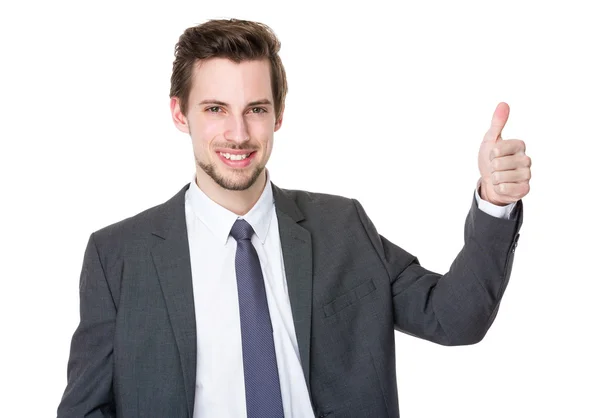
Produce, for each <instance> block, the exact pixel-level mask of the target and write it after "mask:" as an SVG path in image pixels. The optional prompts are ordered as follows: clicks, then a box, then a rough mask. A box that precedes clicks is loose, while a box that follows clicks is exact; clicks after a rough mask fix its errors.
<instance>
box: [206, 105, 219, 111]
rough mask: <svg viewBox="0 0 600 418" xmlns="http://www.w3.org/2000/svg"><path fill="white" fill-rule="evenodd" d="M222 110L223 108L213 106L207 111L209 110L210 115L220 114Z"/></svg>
mask: <svg viewBox="0 0 600 418" xmlns="http://www.w3.org/2000/svg"><path fill="white" fill-rule="evenodd" d="M220 109H221V108H220V107H219V106H211V107H209V108H207V109H206V110H208V111H209V112H210V113H218V112H219V110H220Z"/></svg>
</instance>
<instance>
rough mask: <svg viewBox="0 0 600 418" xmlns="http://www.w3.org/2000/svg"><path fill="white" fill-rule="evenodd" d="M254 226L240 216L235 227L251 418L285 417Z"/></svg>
mask: <svg viewBox="0 0 600 418" xmlns="http://www.w3.org/2000/svg"><path fill="white" fill-rule="evenodd" d="M253 234H254V230H253V229H252V226H251V225H250V224H249V223H248V222H246V221H245V220H243V219H238V220H237V221H235V223H234V224H233V227H232V228H231V236H232V237H233V238H235V240H236V241H237V250H236V252H235V273H236V277H237V287H238V299H239V304H240V325H241V330H242V353H243V358H244V384H245V387H246V412H247V414H248V418H283V405H282V401H281V388H280V386H279V372H278V371H277V358H276V356H275V344H274V342H273V327H272V325H271V317H270V316H269V306H268V305H267V295H266V293H265V284H264V281H263V275H262V270H261V268H260V261H259V260H258V254H256V249H255V248H254V246H253V245H252V242H251V241H250V238H252V235H253Z"/></svg>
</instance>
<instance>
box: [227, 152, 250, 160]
mask: <svg viewBox="0 0 600 418" xmlns="http://www.w3.org/2000/svg"><path fill="white" fill-rule="evenodd" d="M220 154H221V155H222V156H223V157H225V158H227V159H228V160H234V161H241V160H243V159H244V158H247V157H248V156H249V155H250V154H242V155H235V154H229V153H228V152H226V153H222V152H221V153H220Z"/></svg>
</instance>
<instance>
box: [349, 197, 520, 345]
mask: <svg viewBox="0 0 600 418" xmlns="http://www.w3.org/2000/svg"><path fill="white" fill-rule="evenodd" d="M354 204H355V206H356V208H357V211H358V215H359V217H360V220H361V222H362V224H363V227H364V228H365V231H366V233H367V235H368V236H369V238H370V240H371V243H372V244H373V247H374V249H375V251H376V252H377V254H378V256H379V259H380V260H381V262H382V263H383V265H384V267H385V269H386V270H387V272H388V276H389V280H390V286H391V297H392V299H393V300H392V302H393V303H392V306H393V316H394V325H395V329H396V330H398V331H401V332H404V333H406V334H409V335H413V336H415V337H418V338H422V339H425V340H429V341H432V342H435V343H438V344H442V345H467V344H475V343H477V342H479V341H481V340H482V339H483V337H484V336H485V334H486V333H487V331H488V329H489V328H490V326H491V324H492V322H493V320H494V318H495V317H496V313H497V311H498V308H499V305H500V300H501V298H502V295H503V294H504V290H505V289H506V285H507V284H508V280H509V278H510V274H511V270H512V263H513V258H514V251H515V248H516V246H517V241H518V239H519V236H520V234H519V230H520V227H521V224H522V221H523V203H522V201H521V200H519V201H518V202H517V204H516V207H515V209H514V211H513V216H512V217H511V219H502V218H496V217H494V216H491V215H489V214H487V213H485V212H484V211H482V210H481V209H479V208H478V206H477V202H476V199H475V196H473V199H472V204H471V209H470V210H469V213H468V215H467V218H466V221H465V229H464V245H463V247H462V249H461V250H460V252H459V253H458V255H457V256H456V258H455V259H454V261H453V262H452V265H451V266H450V269H449V270H448V272H446V273H445V274H443V275H442V274H439V273H435V272H433V271H430V270H427V269H426V268H424V267H422V266H421V265H420V263H419V260H418V258H417V257H415V256H413V255H412V254H410V253H408V252H407V251H405V250H404V249H402V248H400V247H398V246H397V245H395V244H393V243H392V242H390V241H389V240H387V239H386V238H385V237H383V236H381V235H379V234H378V233H377V230H376V229H375V226H374V225H373V223H372V222H371V220H370V219H369V218H368V216H367V215H366V213H365V211H364V209H363V207H362V206H361V205H360V203H359V202H358V201H356V200H354Z"/></svg>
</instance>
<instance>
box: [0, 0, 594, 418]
mask: <svg viewBox="0 0 600 418" xmlns="http://www.w3.org/2000/svg"><path fill="white" fill-rule="evenodd" d="M594 3H595V2H592V1H590V2H588V3H584V2H581V1H580V2H577V1H570V2H568V5H567V2H566V1H565V2H550V1H536V2H534V1H512V0H511V1H471V2H465V1H452V2H442V1H437V2H432V1H420V2H407V1H403V2H389V3H388V2H384V1H379V0H377V1H375V0H371V1H368V2H363V3H356V4H355V5H349V4H348V2H339V3H337V4H336V3H334V2H326V1H318V2H307V1H301V2H300V1H298V2H293V3H292V2H284V1H278V2H275V1H271V2H267V1H251V2H242V1H220V2H219V1H216V2H204V1H163V2H160V3H159V2H148V1H144V2H142V1H139V2H138V1H136V2H133V1H104V2H75V1H72V2H66V1H51V2H42V1H29V2H8V1H7V2H3V3H2V6H1V8H0V16H1V17H0V43H1V45H0V46H1V50H0V53H1V58H0V59H1V66H0V71H1V76H0V88H1V96H0V105H1V107H2V108H1V109H0V121H1V122H0V139H1V144H2V151H1V152H0V158H1V162H2V164H0V170H1V173H0V174H1V177H0V178H1V179H2V180H1V181H2V185H1V186H2V189H1V190H2V204H1V205H0V210H1V211H2V214H1V220H2V227H1V231H2V240H1V241H0V246H1V252H0V254H1V256H0V262H1V273H0V275H1V276H0V277H1V283H0V284H1V293H0V294H1V296H2V297H1V302H0V310H1V312H0V314H1V316H0V318H1V321H2V323H1V328H0V329H1V335H2V341H1V343H0V347H1V348H0V349H1V353H0V365H1V371H0V385H1V387H0V397H1V398H2V401H1V403H2V413H1V415H2V416H6V417H42V416H43V417H50V416H55V414H56V407H57V405H58V403H59V401H60V398H61V396H62V392H63V390H64V387H65V385H66V366H67V359H68V354H69V345H70V338H71V335H72V333H73V331H74V330H75V327H76V326H77V323H78V320H79V316H78V315H79V311H78V282H79V273H80V270H81V263H82V260H83V253H84V249H85V245H86V243H87V239H88V237H89V234H90V233H91V232H93V231H95V230H97V229H99V228H101V227H103V226H106V225H108V224H110V223H113V222H116V221H118V220H121V219H123V218H125V217H128V216H131V215H133V214H135V213H138V212H140V211H142V210H144V209H146V208H148V207H150V206H154V205H156V204H159V203H162V202H163V201H165V200H167V199H168V198H170V197H171V196H172V195H174V194H175V193H176V192H177V191H179V190H180V188H181V187H183V186H184V185H185V184H186V183H187V182H189V181H190V178H191V176H192V175H193V172H194V165H193V158H192V149H191V144H190V139H189V137H188V136H186V135H184V134H182V133H180V132H179V131H177V130H176V129H175V127H174V126H173V124H172V121H171V118H170V114H169V105H168V103H169V98H168V93H169V80H170V74H171V73H170V72H171V65H172V61H173V47H174V45H175V43H176V42H177V39H178V37H179V35H180V34H181V32H182V31H183V30H184V29H185V28H187V27H188V26H192V25H196V24H198V23H201V22H204V21H205V20H206V19H209V18H221V17H237V18H243V19H250V20H258V21H261V22H264V23H267V24H268V25H269V26H271V27H272V28H273V30H274V31H275V32H276V34H277V35H278V36H279V38H280V40H281V42H282V44H283V46H282V50H281V57H282V59H283V62H284V65H285V67H286V70H287V74H288V81H289V95H288V97H287V102H286V112H285V116H284V123H283V127H282V129H281V130H280V131H279V132H277V133H276V134H275V147H274V151H273V155H272V157H271V160H270V162H269V165H268V167H269V169H270V170H271V173H272V179H273V181H274V183H275V184H277V185H278V186H280V187H284V188H300V189H305V190H311V191H318V192H326V193H333V194H340V195H344V196H348V197H354V198H357V199H359V200H360V201H361V203H362V204H363V205H364V207H365V209H366V210H367V213H368V214H369V216H370V217H371V219H372V220H373V222H374V223H375V225H376V226H377V228H378V230H379V232H380V233H381V234H382V235H384V236H386V237H387V238H388V239H390V240H391V241H393V242H394V243H396V244H398V245H400V246H401V247H403V248H405V249H406V250H407V251H409V252H411V253H412V254H415V255H417V256H418V257H419V260H420V261H421V263H422V264H423V265H424V266H425V267H427V268H429V269H432V270H434V271H437V272H440V273H444V272H446V271H447V269H448V268H449V266H450V264H451V262H452V260H453V259H454V257H455V256H456V254H457V253H458V251H459V250H460V248H461V246H462V244H463V242H462V239H463V227H464V221H465V217H466V215H467V212H468V209H469V207H470V205H471V197H472V193H473V191H474V188H475V184H476V182H477V179H478V177H479V173H478V169H477V153H478V150H479V144H480V142H481V139H482V138H483V134H484V133H485V131H486V130H487V128H488V126H489V123H490V120H491V116H492V113H493V111H494V109H495V107H496V105H497V104H498V103H499V102H500V101H506V102H507V103H508V104H509V105H510V106H511V114H510V117H509V120H508V124H507V126H506V129H505V130H504V134H503V137H504V138H505V139H512V138H519V139H523V140H524V141H525V142H526V145H527V154H528V155H529V156H530V157H531V158H532V161H533V164H532V173H533V178H532V180H531V192H530V194H529V195H528V196H526V197H525V199H524V223H523V226H522V229H521V239H520V241H519V246H518V248H517V251H516V255H515V260H514V265H513V272H512V277H511V282H510V285H509V286H508V288H507V291H506V293H505V297H504V299H503V302H502V306H501V309H500V312H499V314H498V317H497V319H496V321H495V323H494V325H493V326H492V328H491V329H490V331H489V333H488V335H487V336H486V338H485V339H484V340H483V341H482V342H481V343H479V344H477V345H474V346H467V347H452V348H449V347H442V346H438V345H435V344H433V343H430V342H426V341H421V340H418V339H416V338H413V337H409V336H406V335H404V334H399V333H398V334H397V343H398V345H397V372H398V373H397V374H398V384H399V397H400V410H401V415H402V418H424V417H441V416H444V417H446V418H450V417H460V418H469V417H477V418H481V417H503V418H504V417H549V416H551V417H567V416H568V417H598V416H600V406H599V405H598V401H597V400H594V399H595V398H596V397H597V395H598V392H599V391H600V390H599V389H600V384H599V376H600V364H599V360H598V355H599V353H600V344H599V342H598V331H599V325H598V322H599V319H600V314H599V310H598V301H599V298H598V291H599V290H600V286H599V285H598V280H599V279H600V274H599V272H598V255H599V254H598V250H600V245H599V244H598V234H599V232H600V231H599V227H598V225H599V223H600V222H599V221H598V219H599V217H598V213H597V210H598V179H599V176H598V170H597V169H593V168H592V167H593V166H592V165H593V164H596V166H597V163H598V153H597V150H598V141H599V140H600V134H599V123H598V121H599V118H598V115H599V114H600V105H599V103H600V82H599V74H600V65H599V63H598V51H599V46H598V39H600V29H599V28H600V25H598V20H599V15H598V13H596V12H594V8H593V5H594ZM596 399H597V398H596Z"/></svg>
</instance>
